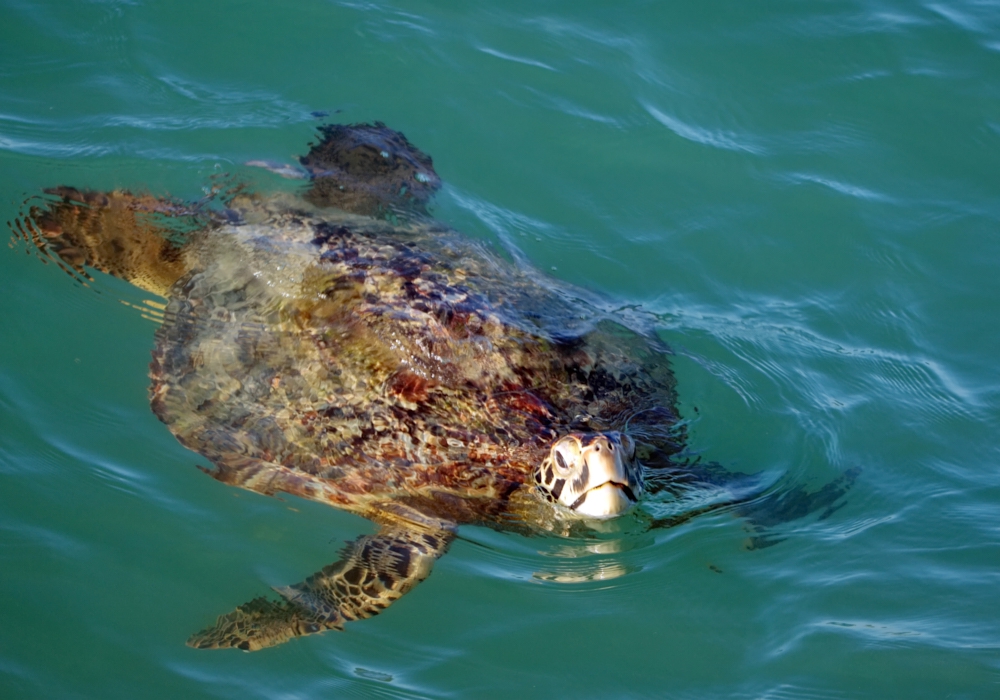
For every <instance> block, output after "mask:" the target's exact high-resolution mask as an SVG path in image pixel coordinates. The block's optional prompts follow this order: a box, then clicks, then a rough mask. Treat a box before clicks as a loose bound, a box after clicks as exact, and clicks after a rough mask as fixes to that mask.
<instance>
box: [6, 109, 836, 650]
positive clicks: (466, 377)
mask: <svg viewBox="0 0 1000 700" xmlns="http://www.w3.org/2000/svg"><path fill="white" fill-rule="evenodd" d="M321 134H322V137H323V138H322V140H321V141H320V143H319V144H317V145H316V146H314V148H313V149H312V150H311V151H310V153H309V155H307V156H306V157H304V158H303V159H302V163H303V165H304V166H305V167H306V168H307V170H308V173H309V178H310V185H309V189H308V190H307V191H306V192H305V194H304V196H303V197H298V196H293V195H280V194H279V195H272V196H259V195H254V194H246V193H241V192H237V193H235V194H233V195H232V196H231V197H229V198H228V199H227V200H226V202H225V204H226V206H225V208H223V209H214V210H211V209H207V208H205V207H197V206H193V205H186V204H183V203H179V202H170V201H166V200H160V199H155V198H151V197H137V196H134V195H130V194H128V193H123V192H118V193H109V194H100V193H85V192H79V191H77V190H72V189H66V188H60V189H58V190H53V191H51V192H52V194H54V195H56V196H57V199H54V200H50V201H49V202H48V203H47V204H46V205H44V206H36V207H34V208H32V209H31V211H30V212H29V215H28V216H27V217H25V219H24V220H23V221H18V222H16V226H15V227H16V230H17V231H18V232H19V233H20V235H22V236H23V237H24V238H27V239H29V240H31V241H33V242H34V243H35V245H36V246H37V247H38V248H39V250H41V251H42V252H43V253H45V254H46V255H48V256H50V257H51V258H52V259H54V260H56V262H57V263H59V264H60V265H61V266H63V267H64V268H65V269H67V271H69V272H71V273H72V274H78V275H86V274H87V272H86V268H88V267H89V268H94V269H98V270H102V271H104V272H108V273H110V274H113V275H116V276H118V277H122V278H124V279H126V280H129V281H131V282H133V283H135V284H136V285H138V286H140V287H142V288H144V289H147V290H149V291H153V292H155V293H157V294H160V295H162V296H165V297H166V298H167V299H168V303H167V305H166V308H165V310H164V314H163V323H162V325H161V326H160V328H159V329H158V330H157V333H156V346H155V349H154V351H153V360H152V363H151V366H150V367H151V372H150V374H151V377H152V387H151V390H150V391H151V404H152V408H153V410H154V412H155V413H156V415H157V416H158V417H159V418H160V419H161V420H162V421H163V422H164V423H165V424H166V425H167V426H168V427H169V428H170V430H171V431H172V432H173V433H174V434H175V435H176V436H177V438H178V439H179V440H180V441H181V443H183V444H184V445H185V446H186V447H188V448H190V449H192V450H194V451H196V452H198V453H200V454H201V455H203V456H204V457H205V458H206V459H208V460H209V461H210V462H211V463H212V469H211V473H212V475H213V476H214V477H215V478H216V479H218V480H220V481H222V482H225V483H229V484H233V485H237V486H241V487H244V488H247V489H251V490H254V491H258V492H261V493H265V494H274V493H278V492H284V493H289V494H294V495H297V496H301V497H304V498H309V499H313V500H317V501H321V502H325V503H329V504H331V505H334V506H336V507H339V508H344V509H347V510H350V511H353V512H357V513H359V514H361V515H363V516H365V517H368V518H370V519H372V520H373V521H375V522H376V523H378V524H379V530H378V532H377V533H376V534H374V535H370V536H365V537H362V538H360V539H358V540H357V541H355V542H354V543H352V544H351V545H349V546H348V547H347V548H346V549H345V551H344V553H343V558H342V559H341V560H340V561H338V562H337V563H335V564H333V565H331V566H329V567H327V568H326V569H324V570H322V571H321V572H318V573H317V574H316V575H314V576H313V577H311V578H309V579H307V580H306V581H304V582H303V583H301V584H297V585H296V586H292V587H289V588H284V589H279V591H278V592H279V593H280V594H281V596H282V598H281V600H279V601H269V600H266V599H258V600H255V601H252V602H251V603H248V604H246V605H243V606H240V607H239V608H237V609H236V610H234V611H233V612H232V613H230V614H228V615H225V616H223V617H221V618H219V621H218V622H217V623H216V625H215V626H214V627H212V628H210V629H208V630H206V631H204V632H202V633H200V634H198V635H195V637H193V638H192V640H191V641H190V642H189V643H191V644H192V645H194V646H199V647H238V648H242V649H247V650H252V649H259V648H262V647H265V646H271V645H273V644H277V643H280V642H282V641H285V640H287V639H290V638H292V637H295V636H300V635H303V634H310V633H314V632H319V631H322V630H325V629H330V628H339V627H341V626H342V625H343V623H344V622H345V621H349V620H353V619H358V618H362V617H368V616H370V615H372V614H376V613H377V612H379V611H380V610H381V609H383V608H384V607H386V606H387V605H389V604H391V603H392V602H393V601H394V600H395V599H397V598H398V597H399V596H401V595H403V594H404V593H405V592H406V591H407V590H409V589H410V588H412V586H413V585H415V584H416V583H418V582H419V581H421V580H423V578H425V577H426V576H427V575H428V574H429V572H430V569H431V566H432V564H433V561H434V559H436V558H437V557H438V556H440V555H441V554H443V553H444V551H445V550H446V549H447V547H448V544H449V542H450V541H451V540H452V538H453V537H454V532H455V529H456V527H457V526H459V525H462V524H467V523H473V524H485V525H489V526H493V527H501V528H513V529H518V530H520V531H523V532H531V531H532V530H538V529H543V530H550V531H556V532H562V531H564V530H565V527H566V525H565V522H566V521H567V518H568V519H569V520H570V521H572V519H573V518H574V517H576V518H579V517H581V516H587V517H606V516H611V515H615V514H617V513H620V512H622V511H623V510H625V509H627V508H628V507H630V506H631V505H632V504H633V503H634V502H635V501H636V500H637V499H638V498H639V496H640V495H641V493H642V491H643V487H644V484H645V483H646V482H648V481H649V480H650V478H653V479H654V480H655V477H657V475H658V474H659V475H660V476H661V477H662V474H663V473H672V470H674V469H675V465H673V464H672V462H671V457H672V456H674V455H675V454H676V453H678V452H679V451H680V450H681V449H682V446H683V445H682V437H683V435H682V434H681V433H680V432H679V431H678V430H677V428H676V424H677V418H678V417H677V411H676V395H675V391H674V378H673V374H672V373H671V370H670V367H669V363H668V359H667V353H666V352H665V348H663V347H662V346H661V345H660V344H659V343H658V341H656V340H655V339H651V338H647V337H645V336H643V335H641V334H639V333H637V332H635V331H633V330H629V329H627V328H625V327H623V326H621V325H619V324H617V323H614V322H612V321H610V320H608V319H603V318H602V316H601V314H599V313H597V312H596V311H595V310H593V309H589V308H587V307H586V306H585V305H583V304H582V302H579V301H578V300H574V299H573V295H572V294H571V293H570V292H569V290H566V289H565V288H561V287H559V286H558V285H556V284H555V283H552V282H547V281H544V280H542V279H541V278H539V277H538V276H536V275H535V274H534V273H533V272H531V271H530V270H525V269H523V268H521V267H518V266H515V265H512V264H509V263H508V262H506V261H505V260H504V259H503V258H501V257H500V256H497V255H496V254H494V253H491V252H490V251H489V250H488V249H487V248H486V247H485V246H482V245H478V244H476V243H474V242H472V241H469V240H467V239H464V238H462V237H460V236H458V235H456V234H455V233H454V232H452V231H450V230H448V229H447V228H445V227H442V226H440V225H438V224H435V223H434V222H432V221H429V220H428V219H427V218H426V217H424V216H423V215H422V214H423V212H424V206H425V204H426V202H427V200H428V199H429V197H430V196H431V194H433V191H434V190H435V189H436V188H437V187H438V186H439V184H440V181H439V179H438V177H437V175H436V174H435V173H434V171H433V167H432V163H431V160H430V158H429V157H428V156H426V155H425V154H423V153H421V152H420V151H419V150H417V149H416V148H415V147H413V146H412V145H411V144H410V143H409V142H408V141H407V140H406V139H405V137H403V136H402V134H399V133H398V132H394V131H392V130H390V129H388V128H387V127H385V126H384V125H381V124H375V125H354V126H350V127H344V126H337V127H325V128H324V129H323V130H322V132H321ZM667 481H669V479H668V480H667ZM659 483H660V484H661V485H662V483H664V481H663V479H662V478H660V482H659ZM845 488H846V483H844V482H842V483H839V484H835V485H831V486H829V487H828V488H827V489H825V490H823V491H821V492H819V493H818V494H815V495H813V497H812V500H810V501H809V502H808V504H807V505H808V508H810V509H815V508H816V507H819V506H824V505H826V506H829V505H830V504H832V503H833V501H834V500H836V498H837V497H839V495H840V494H841V493H843V490H844V489H845ZM799 505H801V503H800V504H799ZM800 514H801V513H800ZM665 524H672V523H665Z"/></svg>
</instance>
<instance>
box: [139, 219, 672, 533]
mask: <svg viewBox="0 0 1000 700" xmlns="http://www.w3.org/2000/svg"><path fill="white" fill-rule="evenodd" d="M246 213H247V221H246V222H245V223H243V224H242V225H238V226H222V227H219V228H217V229H215V230H213V231H211V232H210V233H209V234H207V235H206V236H205V237H204V239H203V240H201V241H198V242H197V243H195V244H192V246H193V251H194V252H193V257H194V258H195V259H196V260H197V261H198V262H197V264H196V265H195V266H194V268H193V269H192V270H191V271H190V272H189V273H188V274H186V275H184V276H183V277H182V278H180V280H178V282H177V283H176V284H175V285H174V286H173V288H172V289H171V290H170V303H169V305H168V307H167V309H166V313H165V319H166V320H165V322H164V324H163V326H162V327H161V329H160V330H159V331H158V333H157V338H156V350H155V351H154V357H153V362H152V365H151V374H152V377H153V384H152V389H151V392H152V405H153V409H154V411H155V412H156V414H157V415H158V416H159V417H160V418H161V419H162V420H163V421H164V422H165V423H166V424H167V425H168V426H170V428H171V430H172V431H173V432H174V433H175V434H176V435H177V437H178V438H179V439H180V440H181V442H182V443H184V444H185V445H186V446H188V447H190V448H191V449H193V450H196V451H197V452H200V453H201V454H202V455H205V456H206V457H207V458H209V459H210V460H211V461H212V462H213V463H214V465H215V467H216V469H217V472H216V476H217V478H219V479H221V480H223V481H226V482H229V483H234V484H238V485H242V486H245V487H248V488H253V489H255V490H258V491H263V492H274V491H286V492H290V493H296V494H299V495H302V496H305V497H309V498H314V499H318V500H323V501H327V502H330V503H333V504H335V505H339V506H341V507H346V508H351V509H359V510H364V509H365V508H368V507H373V506H376V505H378V504H380V503H385V502H389V501H402V502H406V503H409V504H411V505H417V506H419V507H420V508H421V509H422V510H424V511H425V512H434V513H438V514H440V515H441V517H447V518H449V519H452V520H456V521H470V520H480V519H482V518H484V517H486V518H493V517H497V516H498V515H499V514H500V513H501V512H503V511H504V510H505V509H506V505H505V504H506V503H507V501H508V500H509V498H510V496H511V494H512V493H514V492H516V491H519V490H521V489H522V488H523V487H524V486H525V484H526V483H530V476H531V472H532V470H533V469H534V467H535V465H537V464H539V463H540V462H541V460H542V459H543V458H544V456H545V454H546V453H547V450H548V447H549V445H550V443H551V442H552V441H553V440H554V439H555V438H557V437H559V436H560V435H562V434H565V433H566V432H569V431H571V430H579V429H584V430H586V429H591V430H602V429H621V428H623V427H625V423H626V422H627V421H628V420H629V418H630V417H634V418H633V420H635V421H637V424H647V425H664V426H665V425H671V424H672V423H673V422H674V421H675V416H674V414H673V407H674V394H673V378H672V375H671V374H670V371H669V368H668V367H667V364H666V360H665V358H663V356H662V352H661V350H659V349H657V348H656V347H655V346H653V345H652V344H651V343H649V342H648V341H646V340H645V339H644V338H641V337H639V336H637V335H635V334H634V333H630V332H628V331H625V330H624V329H623V328H621V327H617V326H613V325H611V324H608V323H604V324H597V323H596V318H595V317H594V315H593V314H590V315H591V318H589V319H587V320H586V321H583V322H581V321H579V319H580V317H581V308H580V307H579V306H573V305H572V304H570V303H569V302H567V301H566V300H565V297H564V295H562V294H560V293H558V292H557V291H556V290H553V289H549V288H546V287H544V286H542V285H540V284H538V282H537V280H535V279H532V278H531V277H529V276H528V273H526V272H523V271H521V270H519V269H517V268H516V267H514V266H511V265H509V264H507V263H506V262H505V261H504V260H502V259H501V258H500V257H499V256H497V255H495V254H492V253H490V252H489V251H488V250H487V249H486V248H485V247H483V246H479V245H476V244H474V243H471V242H468V241H466V240H463V239H461V238H459V237H457V236H455V235H453V234H452V233H451V232H450V231H447V230H445V229H442V228H435V227H433V226H428V225H424V224H419V225H416V224H414V225H410V226H393V225H390V224H389V223H386V222H379V221H376V220H373V219H370V218H362V217H355V216H350V215H345V214H331V213H329V212H321V211H303V210H301V209H299V210H294V209H292V210H290V209H289V208H288V207H287V202H283V201H280V200H270V201H268V202H264V203H259V202H258V203H254V204H253V207H252V208H251V209H248V211H247V212H246ZM582 315H583V316H587V314H582ZM574 317H575V318H576V319H577V325H576V327H574V326H573V325H572V324H571V322H570V321H571V319H573V318H574ZM651 409H655V411H653V412H652V413H651ZM657 412H658V413H657ZM637 414H638V415H637ZM660 442H661V443H662V440H661V441H660Z"/></svg>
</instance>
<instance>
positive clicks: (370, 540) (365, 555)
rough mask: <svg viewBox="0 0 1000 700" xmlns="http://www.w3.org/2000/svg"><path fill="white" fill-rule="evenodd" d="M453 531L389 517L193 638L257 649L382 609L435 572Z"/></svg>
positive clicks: (209, 645)
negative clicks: (326, 561) (305, 574)
mask: <svg viewBox="0 0 1000 700" xmlns="http://www.w3.org/2000/svg"><path fill="white" fill-rule="evenodd" d="M452 539H454V532H453V531H452V530H450V529H438V528H427V527H423V526H410V525H401V524H389V525H383V526H382V527H381V528H380V529H379V531H378V532H377V533H376V534H374V535H364V536H362V537H359V538H358V539H356V540H354V541H353V542H352V543H350V544H348V545H347V546H346V547H345V548H344V550H343V552H342V558H341V559H340V561H337V562H335V563H333V564H330V565H329V566H327V567H325V568H323V569H322V570H320V571H318V572H316V573H315V574H313V575H312V576H310V577H309V578H307V579H306V580H305V581H303V582H301V583H297V584H295V585H294V586H286V587H281V588H275V590H276V591H277V592H278V593H279V594H281V597H282V599H281V600H277V601H272V600H268V599H266V598H257V599H255V600H252V601H250V602H249V603H245V604H243V605H241V606H239V607H238V608H236V609H235V610H233V611H232V612H231V613H229V614H227V615H222V616H221V617H219V619H218V620H217V621H216V623H215V625H214V626H212V627H209V628H208V629H206V630H203V631H201V632H198V633H197V634H195V635H193V636H192V637H191V638H190V639H188V642H187V643H188V646H191V647H195V648H197V649H227V648H236V649H242V650H244V651H257V650H258V649H264V648H266V647H271V646H275V645H277V644H283V643H284V642H287V641H288V640H289V639H292V638H294V637H302V636H305V635H309V634H318V633H320V632H326V631H327V630H331V629H338V630H340V629H343V627H344V623H345V622H352V621H354V620H362V619H364V618H366V617H372V616H374V615H378V614H379V613H380V612H382V611H383V610H385V609H386V608H387V607H389V606H390V605H392V604H393V603H394V602H396V601H397V600H399V598H401V597H402V596H403V595H404V594H405V593H407V592H408V591H410V589H412V588H413V587H414V586H416V585H417V584H418V583H420V582H421V581H423V580H424V579H425V578H427V577H428V576H429V575H430V573H431V568H432V567H433V566H434V560H435V559H437V558H438V557H440V556H441V555H442V554H444V553H445V552H446V551H447V549H448V546H449V545H450V544H451V541H452Z"/></svg>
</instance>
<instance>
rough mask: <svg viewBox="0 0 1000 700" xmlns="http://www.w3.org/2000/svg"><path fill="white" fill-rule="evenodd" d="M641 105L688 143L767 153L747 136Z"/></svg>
mask: <svg viewBox="0 0 1000 700" xmlns="http://www.w3.org/2000/svg"><path fill="white" fill-rule="evenodd" d="M639 104H641V105H642V106H643V108H644V109H645V110H646V111H647V112H649V114H650V115H652V117H653V118H654V119H656V121H658V122H660V123H661V124H663V126H665V127H667V128H668V129H670V130H671V131H672V132H674V133H675V134H677V135H678V136H680V137H681V138H682V139H687V140H688V141H693V142H694V143H700V144H703V145H705V146H712V147H713V148H721V149H723V150H727V151H745V152H747V153H753V154H757V155H759V154H763V153H765V152H766V151H765V150H764V148H763V147H761V146H759V145H757V144H753V143H750V142H749V138H748V137H746V136H738V135H736V134H734V133H732V132H726V131H721V130H712V129H707V128H705V127H701V126H694V125H691V124H686V123H684V122H682V121H681V120H680V119H677V118H676V117H672V116H670V115H669V114H666V113H664V112H661V111H660V110H658V109H657V108H656V107H654V106H653V105H651V104H649V103H648V102H641V101H640V103H639Z"/></svg>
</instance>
